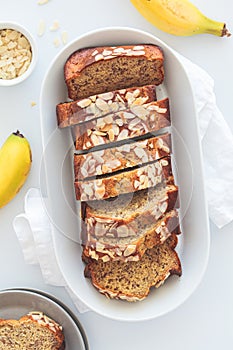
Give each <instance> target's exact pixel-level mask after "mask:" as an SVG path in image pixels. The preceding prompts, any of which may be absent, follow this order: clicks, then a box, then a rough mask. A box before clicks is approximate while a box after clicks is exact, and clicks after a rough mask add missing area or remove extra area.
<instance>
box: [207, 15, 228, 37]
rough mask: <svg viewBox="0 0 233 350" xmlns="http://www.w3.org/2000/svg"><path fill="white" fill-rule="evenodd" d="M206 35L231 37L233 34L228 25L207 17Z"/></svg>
mask: <svg viewBox="0 0 233 350" xmlns="http://www.w3.org/2000/svg"><path fill="white" fill-rule="evenodd" d="M204 32H205V33H207V34H214V35H217V36H221V37H223V36H227V37H229V36H231V33H230V32H229V30H228V29H227V28H226V24H225V23H223V22H217V21H215V20H212V19H210V18H208V17H205V31H204Z"/></svg>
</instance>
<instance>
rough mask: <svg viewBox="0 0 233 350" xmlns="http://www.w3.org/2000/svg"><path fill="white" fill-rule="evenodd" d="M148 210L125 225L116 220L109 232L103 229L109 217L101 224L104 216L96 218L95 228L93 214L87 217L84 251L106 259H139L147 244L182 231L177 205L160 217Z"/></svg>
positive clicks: (94, 256) (152, 244)
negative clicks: (91, 217) (156, 218)
mask: <svg viewBox="0 0 233 350" xmlns="http://www.w3.org/2000/svg"><path fill="white" fill-rule="evenodd" d="M146 214H148V215H146ZM149 214H150V213H148V212H147V213H145V215H143V214H142V215H139V216H137V217H135V218H134V220H131V221H130V222H128V223H127V224H125V225H121V224H119V225H118V223H119V222H116V225H115V227H114V226H113V225H112V226H111V230H109V231H107V232H106V230H104V229H103V231H102V230H101V228H102V227H103V225H104V222H106V225H109V223H108V222H107V219H103V220H102V222H101V224H102V225H99V224H100V221H101V219H100V218H97V219H98V221H97V225H98V226H97V227H96V223H95V224H93V226H94V230H92V227H90V226H91V220H90V218H89V220H88V219H87V220H86V221H87V226H86V228H84V227H83V232H82V236H83V247H84V248H83V254H84V255H85V256H87V257H91V258H92V259H94V260H102V261H104V262H106V261H110V260H113V261H115V260H122V261H138V260H140V259H141V258H142V256H143V255H144V253H145V251H146V250H147V249H148V248H153V247H154V246H156V245H158V244H161V243H163V242H164V241H165V240H166V239H167V238H168V237H169V236H170V235H171V234H172V233H174V234H177V235H178V234H180V225H179V214H178V211H177V210H176V209H173V210H171V211H169V212H166V213H165V214H164V215H163V216H161V215H160V216H159V217H160V218H159V219H158V220H157V221H156V220H155V216H153V215H149ZM109 221H110V219H109ZM117 225H118V226H117ZM85 229H86V230H87V231H86V232H85Z"/></svg>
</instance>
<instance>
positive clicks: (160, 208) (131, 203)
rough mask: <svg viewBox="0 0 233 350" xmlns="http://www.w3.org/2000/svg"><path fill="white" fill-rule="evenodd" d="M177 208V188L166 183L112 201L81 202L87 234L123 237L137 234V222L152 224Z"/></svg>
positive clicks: (171, 183)
mask: <svg viewBox="0 0 233 350" xmlns="http://www.w3.org/2000/svg"><path fill="white" fill-rule="evenodd" d="M178 207H179V199H178V187H177V186H176V185H175V184H174V183H173V179H170V180H169V184H168V183H167V184H166V183H161V184H159V185H157V186H156V187H152V188H149V189H145V190H140V191H136V192H134V193H127V194H123V195H120V196H118V197H115V198H111V199H106V200H104V201H103V200H99V201H89V202H82V218H83V220H84V221H85V224H86V231H87V234H88V235H92V236H95V237H97V238H98V237H102V236H105V235H106V236H107V237H111V238H112V237H115V238H122V237H128V236H133V237H136V236H137V234H138V225H140V220H144V221H148V224H149V223H150V221H152V222H153V223H154V222H156V221H157V220H158V219H159V218H161V217H162V216H163V215H164V213H166V212H168V211H170V210H172V209H174V208H178Z"/></svg>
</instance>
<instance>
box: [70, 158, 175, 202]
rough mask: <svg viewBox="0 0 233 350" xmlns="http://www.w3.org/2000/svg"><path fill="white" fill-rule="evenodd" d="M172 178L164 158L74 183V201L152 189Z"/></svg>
mask: <svg viewBox="0 0 233 350" xmlns="http://www.w3.org/2000/svg"><path fill="white" fill-rule="evenodd" d="M171 176H172V168H171V159H170V157H165V158H162V159H160V160H157V161H155V162H154V163H150V164H147V165H145V166H142V167H139V168H136V169H134V168H132V170H128V171H123V172H120V173H118V172H116V173H113V174H111V175H108V174H107V176H105V175H102V176H101V175H100V176H99V177H98V178H94V179H89V180H86V181H80V180H76V181H75V183H74V187H75V193H76V199H77V200H81V201H90V200H98V199H107V198H111V197H116V196H119V195H120V194H124V193H132V192H135V191H138V190H143V189H146V188H150V187H154V186H156V185H157V184H159V183H161V182H162V181H165V180H166V179H168V178H170V177H171Z"/></svg>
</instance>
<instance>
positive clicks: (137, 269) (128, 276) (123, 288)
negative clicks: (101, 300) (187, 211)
mask: <svg viewBox="0 0 233 350" xmlns="http://www.w3.org/2000/svg"><path fill="white" fill-rule="evenodd" d="M176 244H177V236H176V235H172V236H171V237H169V238H168V239H167V240H166V241H165V242H164V243H163V244H160V245H157V246H155V247H153V248H151V249H148V250H147V251H146V252H145V254H144V255H143V257H142V258H141V259H140V260H139V261H130V262H123V261H108V262H103V261H101V260H98V261H94V260H89V262H88V263H87V265H86V267H85V271H84V275H85V277H88V278H90V279H91V282H92V284H93V286H94V287H95V288H96V289H97V290H98V291H99V292H100V293H102V294H104V295H105V296H107V297H110V298H116V299H123V300H127V301H140V300H143V299H145V298H146V297H147V296H148V294H149V292H150V289H151V287H157V288H158V287H159V286H161V285H162V284H163V283H164V282H165V280H166V279H167V278H168V277H169V276H170V275H172V274H176V275H178V276H181V274H182V268H181V262H180V259H179V257H178V255H177V253H176V251H175V247H176Z"/></svg>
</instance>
